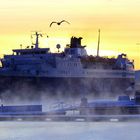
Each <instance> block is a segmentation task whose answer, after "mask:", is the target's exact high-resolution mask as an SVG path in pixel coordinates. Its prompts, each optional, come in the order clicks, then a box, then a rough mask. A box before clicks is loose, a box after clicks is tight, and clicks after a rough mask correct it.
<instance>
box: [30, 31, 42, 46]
mask: <svg viewBox="0 0 140 140" xmlns="http://www.w3.org/2000/svg"><path fill="white" fill-rule="evenodd" d="M33 35H35V36H36V41H35V44H33V45H35V49H38V48H39V37H42V36H43V35H42V34H41V33H38V32H37V31H35V34H32V35H31V38H33Z"/></svg>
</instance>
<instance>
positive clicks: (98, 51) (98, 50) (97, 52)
mask: <svg viewBox="0 0 140 140" xmlns="http://www.w3.org/2000/svg"><path fill="white" fill-rule="evenodd" d="M99 47H100V29H99V30H98V45H97V57H98V56H99Z"/></svg>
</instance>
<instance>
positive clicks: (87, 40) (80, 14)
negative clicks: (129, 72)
mask: <svg viewBox="0 0 140 140" xmlns="http://www.w3.org/2000/svg"><path fill="white" fill-rule="evenodd" d="M0 3H1V4H0V44H1V45H0V54H6V53H11V50H12V49H14V48H20V44H23V46H27V45H28V44H30V34H31V31H35V30H37V31H42V32H43V33H47V34H48V35H49V38H48V39H41V45H42V47H43V46H44V47H48V46H49V47H51V50H52V51H54V49H55V44H57V43H61V44H62V48H63V47H64V46H65V45H64V44H65V43H69V38H70V37H71V36H72V35H75V36H78V37H79V36H82V37H83V45H87V49H88V51H89V52H93V53H94V54H95V53H96V47H97V36H98V29H99V28H100V29H101V44H100V49H101V53H102V54H103V55H105V53H106V55H109V53H110V55H115V54H118V53H121V52H123V53H127V54H128V57H129V58H130V59H134V60H135V68H136V69H139V68H140V53H139V52H140V45H137V43H140V1H139V0H98V1H97V0H96V1H95V0H85V1H84V0H70V1H66V0H59V1H58V0H24V1H23V0H4V1H3V0H0ZM62 19H65V20H67V21H69V22H70V23H71V24H70V25H68V24H66V23H64V24H63V25H62V26H57V25H53V26H52V27H51V28H50V27H49V24H50V23H51V22H52V21H61V20H62Z"/></svg>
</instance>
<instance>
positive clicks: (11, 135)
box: [0, 122, 140, 140]
mask: <svg viewBox="0 0 140 140" xmlns="http://www.w3.org/2000/svg"><path fill="white" fill-rule="evenodd" d="M139 139H140V122H0V140H139Z"/></svg>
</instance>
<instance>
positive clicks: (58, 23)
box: [50, 20, 70, 27]
mask: <svg viewBox="0 0 140 140" xmlns="http://www.w3.org/2000/svg"><path fill="white" fill-rule="evenodd" d="M62 22H66V23H68V24H70V23H69V22H68V21H66V20H62V21H60V22H56V21H53V22H52V23H51V24H50V27H51V26H52V24H54V23H56V24H57V25H60V24H61V23H62Z"/></svg>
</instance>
